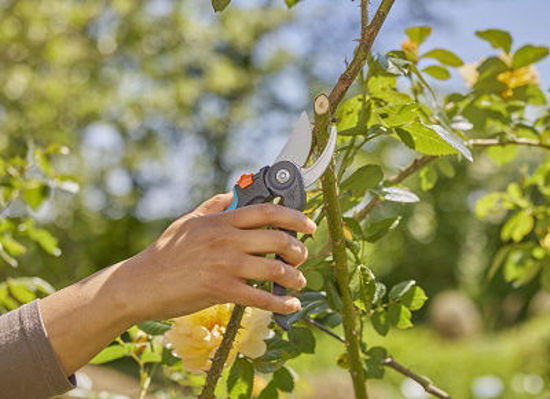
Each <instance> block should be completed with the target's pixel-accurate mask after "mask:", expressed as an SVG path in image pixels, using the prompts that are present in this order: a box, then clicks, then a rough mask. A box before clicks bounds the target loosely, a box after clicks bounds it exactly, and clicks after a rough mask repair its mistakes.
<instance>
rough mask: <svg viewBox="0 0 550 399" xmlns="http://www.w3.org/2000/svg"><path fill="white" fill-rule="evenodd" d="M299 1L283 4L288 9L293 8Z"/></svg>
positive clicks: (289, 0) (286, 1)
mask: <svg viewBox="0 0 550 399" xmlns="http://www.w3.org/2000/svg"><path fill="white" fill-rule="evenodd" d="M300 1H301V0H285V3H286V5H287V7H288V8H292V7H294V6H295V5H296V4H298V3H299V2H300Z"/></svg>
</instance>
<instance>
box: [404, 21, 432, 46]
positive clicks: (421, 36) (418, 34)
mask: <svg viewBox="0 0 550 399" xmlns="http://www.w3.org/2000/svg"><path fill="white" fill-rule="evenodd" d="M405 33H406V34H407V36H408V37H409V39H410V40H411V42H413V43H416V44H417V45H418V46H420V45H421V44H422V43H424V41H425V40H426V38H427V37H428V36H430V34H431V33H432V27H431V26H414V27H411V28H407V29H405Z"/></svg>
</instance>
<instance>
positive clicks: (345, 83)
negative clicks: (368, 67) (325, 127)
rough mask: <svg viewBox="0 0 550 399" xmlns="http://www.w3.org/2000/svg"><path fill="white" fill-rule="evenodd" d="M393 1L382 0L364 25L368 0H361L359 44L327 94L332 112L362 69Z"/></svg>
mask: <svg viewBox="0 0 550 399" xmlns="http://www.w3.org/2000/svg"><path fill="white" fill-rule="evenodd" d="M394 1H395V0H382V3H380V6H379V7H378V10H376V14H374V17H373V18H372V21H371V22H370V24H368V25H366V24H367V22H368V15H367V13H368V0H361V38H360V39H359V44H358V45H357V47H356V48H355V53H354V55H353V59H352V60H351V62H350V63H349V65H348V67H347V68H346V70H345V71H344V73H342V74H341V75H340V77H339V78H338V82H336V85H335V86H334V88H333V89H332V91H331V92H330V95H329V96H328V99H329V101H330V110H331V113H332V114H334V111H336V108H337V107H338V105H339V104H340V101H342V98H344V96H345V94H346V92H347V91H348V89H349V87H350V86H351V85H352V83H353V82H354V81H355V78H356V77H357V75H358V74H359V72H360V71H361V69H363V66H364V65H365V61H366V60H367V56H368V54H369V52H370V49H371V47H372V44H373V43H374V39H376V36H377V35H378V32H380V28H381V27H382V25H383V24H384V21H385V20H386V17H387V15H388V13H389V12H390V9H391V7H392V5H393V3H394Z"/></svg>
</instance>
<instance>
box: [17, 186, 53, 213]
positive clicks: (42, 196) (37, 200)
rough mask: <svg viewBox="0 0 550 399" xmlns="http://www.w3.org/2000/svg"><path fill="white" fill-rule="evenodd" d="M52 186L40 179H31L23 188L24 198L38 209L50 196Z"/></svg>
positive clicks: (32, 206)
mask: <svg viewBox="0 0 550 399" xmlns="http://www.w3.org/2000/svg"><path fill="white" fill-rule="evenodd" d="M49 193H50V187H49V186H48V185H47V184H45V183H44V182H42V181H40V180H29V181H27V182H26V184H25V188H24V189H23V199H24V200H25V202H26V203H27V204H28V205H29V206H30V207H31V208H32V209H38V207H39V206H40V205H42V203H43V202H44V201H45V200H46V199H47V198H48V195H49Z"/></svg>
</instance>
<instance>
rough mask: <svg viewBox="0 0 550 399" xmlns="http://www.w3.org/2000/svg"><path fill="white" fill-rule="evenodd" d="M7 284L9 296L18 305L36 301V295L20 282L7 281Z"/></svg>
mask: <svg viewBox="0 0 550 399" xmlns="http://www.w3.org/2000/svg"><path fill="white" fill-rule="evenodd" d="M7 283H8V288H9V291H10V294H11V296H12V297H14V298H15V299H17V301H19V303H29V302H32V301H34V300H35V299H36V294H35V293H34V292H32V291H31V290H30V289H29V288H27V287H26V286H25V285H24V284H22V283H21V282H19V281H17V280H15V279H8V280H7Z"/></svg>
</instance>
